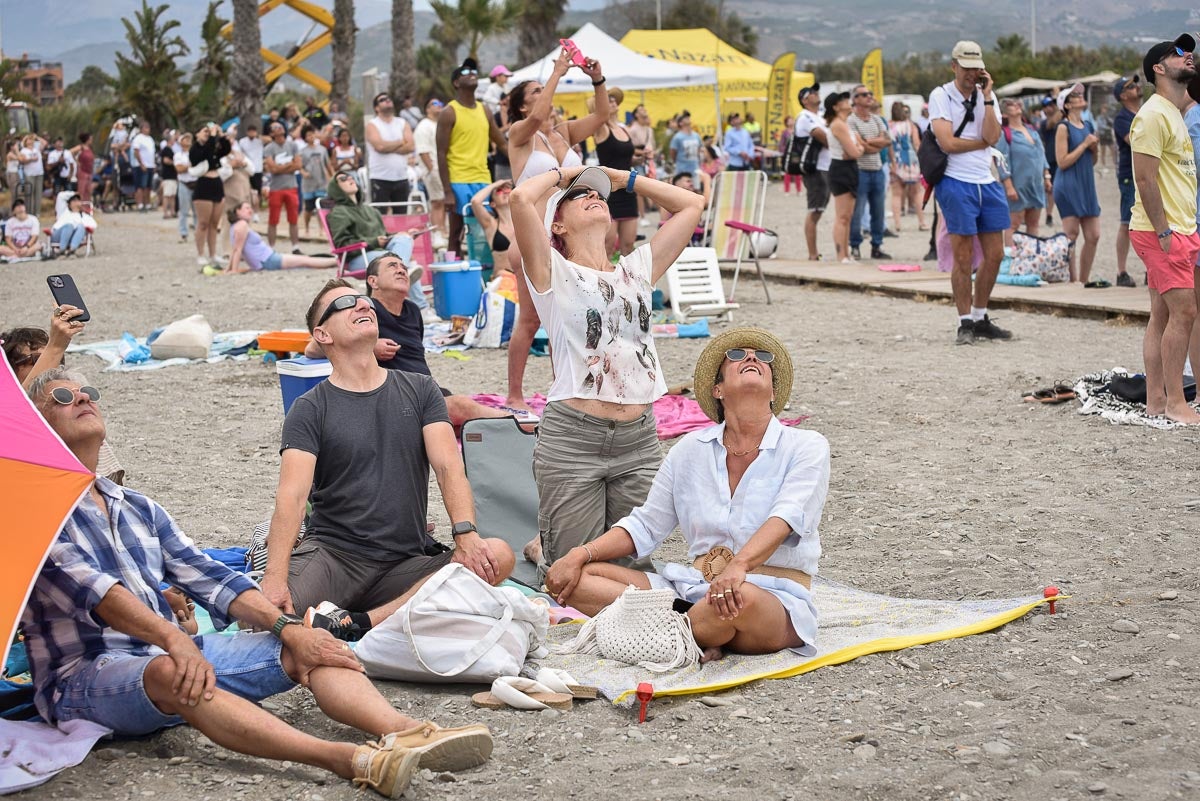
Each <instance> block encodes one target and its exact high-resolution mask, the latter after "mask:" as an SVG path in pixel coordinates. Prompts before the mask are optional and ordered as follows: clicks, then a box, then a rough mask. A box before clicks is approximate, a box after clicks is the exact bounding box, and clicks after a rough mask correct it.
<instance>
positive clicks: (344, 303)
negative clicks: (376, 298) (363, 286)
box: [313, 295, 371, 328]
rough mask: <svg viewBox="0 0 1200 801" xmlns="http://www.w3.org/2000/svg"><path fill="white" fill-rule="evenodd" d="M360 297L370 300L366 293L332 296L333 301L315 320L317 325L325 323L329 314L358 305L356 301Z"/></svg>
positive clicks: (368, 301)
mask: <svg viewBox="0 0 1200 801" xmlns="http://www.w3.org/2000/svg"><path fill="white" fill-rule="evenodd" d="M360 298H361V299H362V300H365V301H367V303H370V302H371V299H370V298H369V297H367V296H366V295H340V296H338V297H336V298H334V299H333V302H332V303H330V304H329V305H328V306H326V307H325V313H324V314H322V315H321V319H320V320H317V325H325V321H326V320H328V319H329V318H330V317H331V316H333V313H334V312H340V311H345V310H346V309H353V308H354V307H355V306H357V305H358V301H359V299H360ZM313 327H314V328H315V327H316V326H313Z"/></svg>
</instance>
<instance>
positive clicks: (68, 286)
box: [46, 273, 92, 323]
mask: <svg viewBox="0 0 1200 801" xmlns="http://www.w3.org/2000/svg"><path fill="white" fill-rule="evenodd" d="M46 283H47V284H49V285H50V294H51V295H53V296H54V302H55V303H57V304H58V305H59V306H74V307H75V308H77V309H80V310H82V311H83V314H81V315H79V316H78V317H74V318H72V319H74V320H78V321H79V322H81V323H86V322H87V321H88V320H90V319H92V314H91V312H89V311H88V309H87V306H86V305H84V302H83V295H81V294H79V289H78V288H77V287H76V286H75V279H74V278H72V277H71V276H69V275H66V274H65V273H64V274H63V275H49V276H46Z"/></svg>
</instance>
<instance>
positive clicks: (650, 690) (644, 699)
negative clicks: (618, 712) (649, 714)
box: [637, 681, 654, 723]
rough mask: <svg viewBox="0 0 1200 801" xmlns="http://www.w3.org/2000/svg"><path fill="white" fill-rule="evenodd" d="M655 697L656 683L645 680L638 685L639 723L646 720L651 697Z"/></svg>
mask: <svg viewBox="0 0 1200 801" xmlns="http://www.w3.org/2000/svg"><path fill="white" fill-rule="evenodd" d="M653 697H654V685H653V684H651V683H650V682H648V681H643V682H642V683H641V684H639V685H638V686H637V699H638V723H645V722H646V707H648V706H649V705H650V699H651V698H653Z"/></svg>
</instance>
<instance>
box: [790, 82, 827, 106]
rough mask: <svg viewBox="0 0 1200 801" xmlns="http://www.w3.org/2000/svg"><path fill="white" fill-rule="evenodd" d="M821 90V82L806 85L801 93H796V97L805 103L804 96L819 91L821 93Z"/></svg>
mask: <svg viewBox="0 0 1200 801" xmlns="http://www.w3.org/2000/svg"><path fill="white" fill-rule="evenodd" d="M820 91H821V84H819V83H814V84H813V85H812V86H806V87H804V88H803V89H801V90H800V94H798V95H796V99H797V100H799V101H800V102H801V103H803V102H804V98H806V97H808V96H809V95H811V94H812V93H813V92H817V93H818V94H819V93H820Z"/></svg>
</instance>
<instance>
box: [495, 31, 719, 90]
mask: <svg viewBox="0 0 1200 801" xmlns="http://www.w3.org/2000/svg"><path fill="white" fill-rule="evenodd" d="M571 40H572V41H574V42H575V44H576V45H578V47H579V50H580V52H581V53H583V55H584V56H586V57H587V58H594V59H596V60H597V61H599V62H600V67H601V68H602V69H603V70H604V77H605V78H607V79H608V85H609V86H619V87H621V89H623V90H624V91H625V92H626V93H627V94H628V93H629V92H631V91H634V92H636V91H639V90H645V89H670V88H673V87H676V86H712V85H715V84H716V82H717V71H716V70H715V69H712V68H710V67H689V66H687V65H686V64H676V63H674V62H671V61H663V60H661V59H657V58H650V57H649V56H643V55H642V54H641V53H637V52H634V51H633V50H630V49H629V48H627V47H625V46H624V45H622V44H621V43H620V42H618V41H617V40H616V39H614V38H612V37H611V36H609V35H608V34H607V33H605V32H604V31H602V30H600V29H599V28H597V27H596V26H595V25H593V24H592V23H590V22H589V23H587V24H586V25H584V26H583V27H582V28H580V29H579V30H578V31H576V32H575V35H574V36H572V37H571ZM559 52H560V48H555V49H554V50H553V51H551V52H550V53H548V54H547V55H546V56H545V57H544V58H541V59H538V60H537V61H535V62H534V63H532V64H530V65H529V66H527V67H522V68H521V69H519V70H517V71H516V72H514V73H513V76H512V78H510V79H509V85H510V86H516V85H517V84H518V83H520V82H521V81H541V82H543V83H544V82H545V81H546V79H547V78H549V77H550V73H551V71H552V70H553V69H554V62H555V60H556V59H557V58H558V54H559ZM557 91H558V92H559V93H563V94H569V93H578V92H587V93H588V94H591V93H592V92H594V91H596V89H595V87H594V86H592V80H591V79H590V78H588V77H587V76H586V75H584V74H583V73H582V72H580V71H579V70H578V69H571V70H569V71H568V72H567V74H566V75H564V76H563V77H562V79H561V80H559V82H558V90H557Z"/></svg>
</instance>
